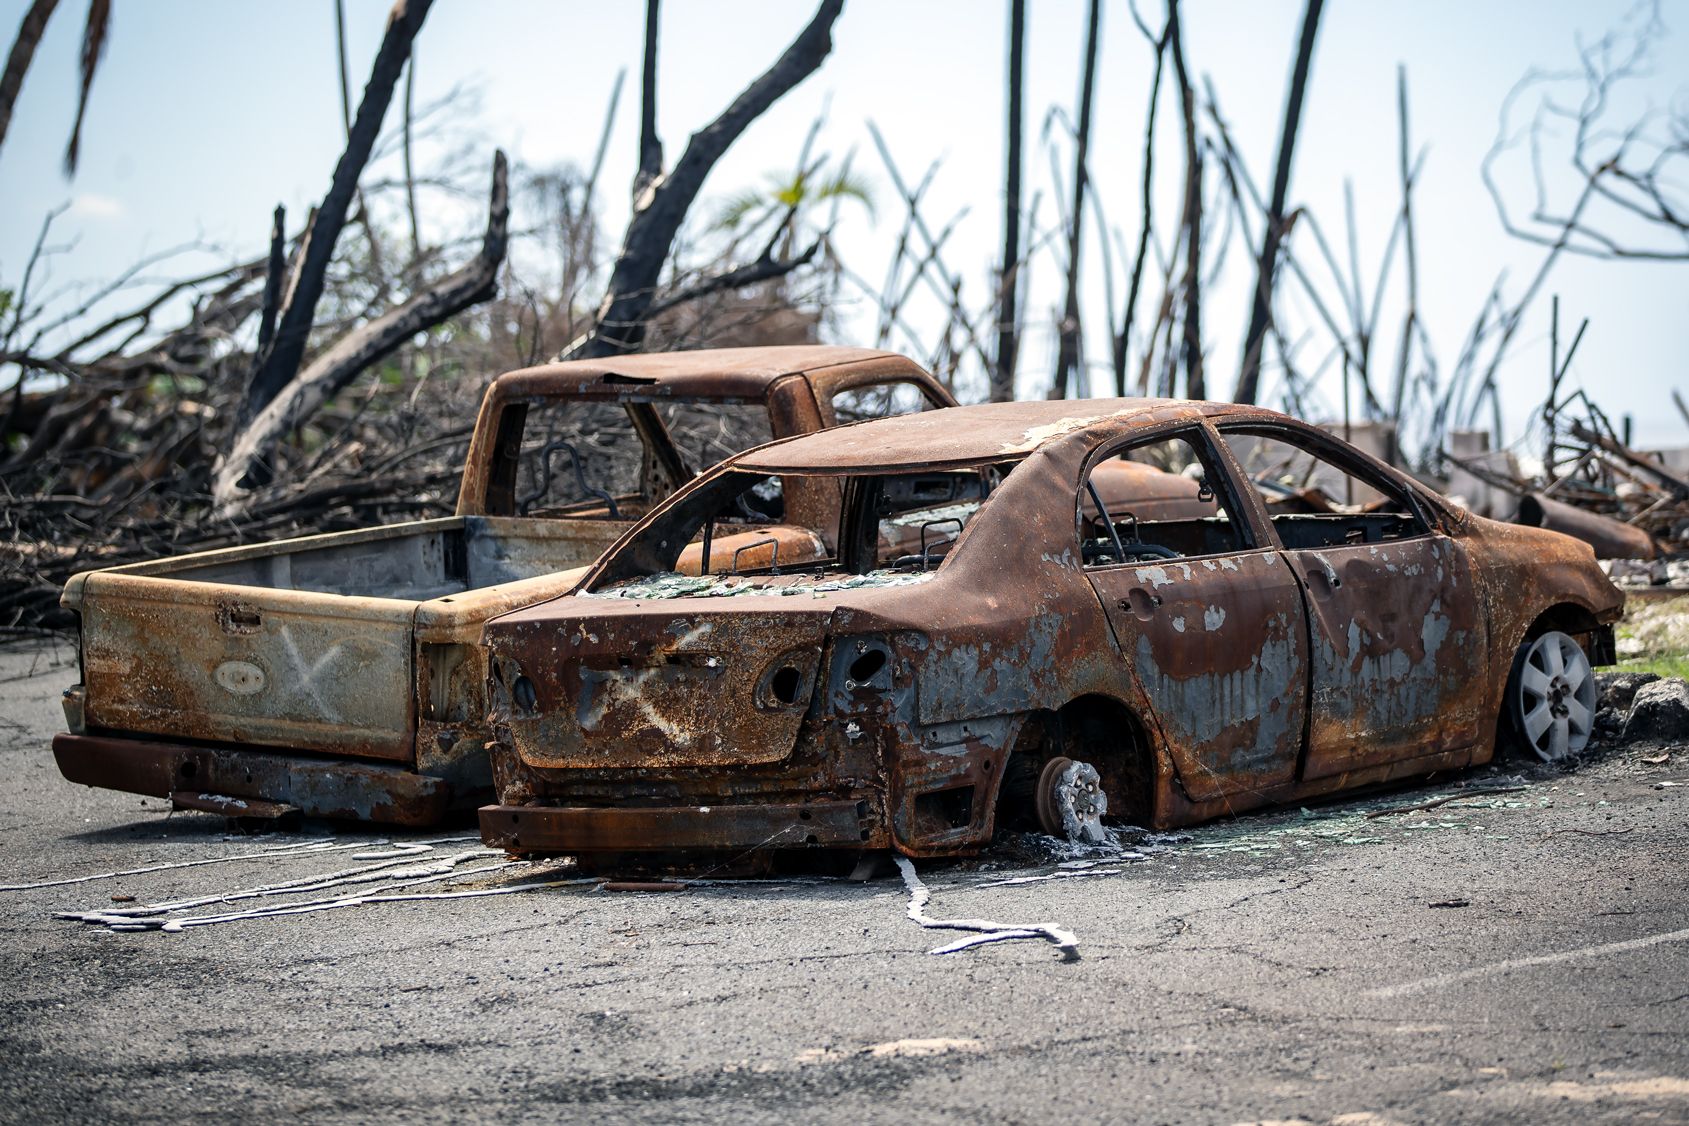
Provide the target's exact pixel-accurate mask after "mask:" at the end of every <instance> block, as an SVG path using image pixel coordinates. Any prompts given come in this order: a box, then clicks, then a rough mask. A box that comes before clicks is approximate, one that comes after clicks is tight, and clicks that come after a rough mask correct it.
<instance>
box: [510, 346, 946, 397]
mask: <svg viewBox="0 0 1689 1126" xmlns="http://www.w3.org/2000/svg"><path fill="white" fill-rule="evenodd" d="M840 367H848V368H850V369H852V370H859V369H863V368H872V369H875V370H879V371H882V373H883V374H886V375H916V376H920V377H925V376H926V371H925V369H923V368H922V367H921V366H920V365H919V364H917V363H915V362H914V361H913V360H911V359H909V358H908V357H907V356H901V355H899V354H897V353H896V352H883V351H879V350H877V349H873V348H844V347H838V346H836V345H830V344H791V345H780V346H771V347H765V348H707V349H700V350H696V351H690V352H651V353H643V354H636V355H626V356H606V357H601V358H598V359H592V360H566V361H564V362H562V363H555V364H542V365H540V366H538V367H531V368H523V369H521V370H520V371H513V372H507V373H505V374H504V375H501V376H499V377H498V379H496V380H495V381H494V387H495V388H496V389H497V390H498V392H499V394H500V396H501V397H503V398H511V399H517V398H524V397H528V396H555V395H569V396H582V397H587V396H594V395H603V396H605V397H607V398H617V397H620V398H637V397H643V396H645V395H651V396H654V397H659V398H661V397H666V396H669V395H675V396H686V397H702V398H745V399H761V398H762V397H763V396H764V395H765V394H766V393H767V390H768V387H769V385H770V384H772V383H775V382H777V381H778V380H781V379H784V378H785V377H787V376H790V375H807V374H811V373H814V372H816V371H819V370H822V369H827V368H840Z"/></svg>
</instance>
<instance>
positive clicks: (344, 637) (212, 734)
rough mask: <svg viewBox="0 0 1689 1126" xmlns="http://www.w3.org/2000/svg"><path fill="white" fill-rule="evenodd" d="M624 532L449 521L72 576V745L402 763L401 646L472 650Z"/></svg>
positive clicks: (586, 523) (404, 660) (406, 675)
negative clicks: (508, 613)
mask: <svg viewBox="0 0 1689 1126" xmlns="http://www.w3.org/2000/svg"><path fill="white" fill-rule="evenodd" d="M625 528H626V525H625V524H624V523H622V522H621V521H610V520H557V519H546V520H530V519H523V518H516V517H485V516H454V517H448V518H444V519H438V520H423V521H416V522H412V523H407V524H397V525H393V526H391V527H386V528H373V529H366V530H360V531H355V532H344V533H336V534H329V535H320V536H308V537H304V538H301V539H295V540H286V541H282V542H280V543H272V544H263V545H255V546H252V547H238V548H228V549H224V550H221V551H210V552H203V553H200V554H197V555H188V556H183V557H180V558H176V559H167V560H159V561H156V562H148V563H139V564H135V565H132V566H128V567H120V568H113V569H111V570H107V571H96V572H91V573H88V574H84V575H78V576H76V577H75V578H73V579H72V580H71V582H70V583H69V585H67V587H66V589H65V597H64V604H65V606H66V607H68V608H69V609H72V610H75V611H77V612H78V613H79V614H80V615H81V618H82V646H83V684H82V688H81V694H80V697H79V699H78V700H75V701H72V704H73V706H75V707H80V708H81V710H82V715H81V722H82V726H83V729H85V730H106V731H114V732H123V733H138V734H152V735H168V736H171V737H174V738H187V739H197V740H205V741H214V742H219V743H236V744H247V743H250V744H258V745H265V746H274V747H285V748H290V749H295V750H307V751H319V752H332V753H340V754H350V755H356V756H359V757H369V758H378V759H389V760H395V759H396V760H406V761H409V760H412V759H413V757H414V746H415V741H416V740H415V736H416V727H417V711H418V709H417V707H416V706H415V703H416V698H417V694H418V669H417V667H416V662H417V660H418V644H417V643H418V641H419V640H422V641H426V642H430V643H432V644H434V646H435V648H436V651H439V652H442V653H447V654H449V653H450V651H451V650H453V649H454V648H455V644H462V645H463V646H465V647H468V646H470V645H473V642H474V640H475V638H474V636H472V635H473V634H474V633H476V632H478V630H479V625H480V623H481V622H482V621H484V620H485V619H486V618H487V617H490V616H491V615H493V614H497V613H500V612H502V611H504V610H506V609H510V608H512V607H515V606H519V605H523V604H526V603H528V602H532V601H538V600H540V599H543V598H547V597H550V596H552V595H554V594H561V593H564V592H565V591H567V590H568V589H569V588H570V587H572V586H573V585H574V583H575V581H576V580H577V579H578V577H579V574H580V571H579V568H581V567H583V566H584V565H586V564H588V563H590V562H592V560H594V559H595V558H597V556H598V555H599V554H600V553H601V552H602V551H603V550H604V548H605V547H607V546H608V545H609V544H610V543H612V542H614V540H615V538H616V536H618V535H619V534H620V533H621V532H622V531H624V530H625ZM424 607H426V608H427V612H426V613H424V614H422V615H420V617H421V619H422V620H423V622H425V623H426V626H427V630H426V632H427V634H428V636H427V637H421V634H420V632H419V631H418V626H419V624H421V623H419V610H422V609H423V608H424ZM454 643H455V644H454ZM465 718H468V717H465ZM72 726H73V728H74V727H75V726H76V724H75V721H74V717H73V724H72Z"/></svg>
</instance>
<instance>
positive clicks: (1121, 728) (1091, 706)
mask: <svg viewBox="0 0 1689 1126" xmlns="http://www.w3.org/2000/svg"><path fill="white" fill-rule="evenodd" d="M1154 753H1155V752H1154V744H1153V742H1152V741H1151V740H1150V738H1149V735H1148V733H1147V732H1146V731H1145V729H1144V725H1143V723H1142V721H1140V720H1139V719H1138V717H1137V716H1136V715H1135V714H1133V712H1132V709H1130V708H1128V707H1127V706H1126V705H1125V704H1122V703H1121V702H1120V701H1119V700H1116V699H1113V698H1111V697H1108V696H1100V695H1091V696H1081V697H1079V698H1078V699H1076V700H1073V701H1070V702H1069V703H1067V704H1065V705H1063V706H1062V707H1061V708H1059V709H1056V710H1053V711H1052V710H1049V709H1041V710H1039V711H1035V712H1032V713H1030V714H1029V715H1027V717H1026V720H1025V722H1023V723H1022V724H1021V729H1020V734H1019V736H1018V737H1017V738H1016V739H1015V743H1014V746H1013V747H1012V748H1011V749H1010V752H1009V758H1008V761H1007V763H1006V764H1005V765H1004V767H1003V781H1002V785H1001V787H1000V789H999V791H998V798H997V824H998V825H999V826H1000V827H1003V828H1026V827H1028V826H1029V825H1030V826H1031V827H1034V828H1035V827H1036V826H1037V821H1036V819H1035V818H1034V816H1033V799H1034V788H1035V786H1036V783H1037V781H1038V773H1039V771H1040V770H1042V769H1043V767H1044V764H1045V763H1046V762H1048V761H1049V760H1050V759H1052V758H1055V757H1057V756H1062V757H1066V758H1071V759H1078V760H1079V761H1081V762H1088V763H1090V764H1091V765H1092V766H1094V767H1096V768H1097V773H1098V774H1100V775H1101V776H1102V785H1103V793H1104V794H1106V795H1107V796H1108V816H1109V819H1110V820H1115V821H1125V822H1127V823H1128V824H1132V825H1147V824H1149V823H1150V819H1151V815H1152V814H1153V812H1154V810H1153V808H1152V805H1153V798H1154V793H1155V789H1154V787H1155V758H1154Z"/></svg>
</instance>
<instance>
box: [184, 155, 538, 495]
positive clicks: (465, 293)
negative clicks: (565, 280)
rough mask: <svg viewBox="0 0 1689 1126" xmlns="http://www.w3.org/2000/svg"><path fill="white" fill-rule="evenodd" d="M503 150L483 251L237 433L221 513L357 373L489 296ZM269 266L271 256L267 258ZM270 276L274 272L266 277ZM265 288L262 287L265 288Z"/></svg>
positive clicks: (500, 247)
mask: <svg viewBox="0 0 1689 1126" xmlns="http://www.w3.org/2000/svg"><path fill="white" fill-rule="evenodd" d="M508 181H509V175H508V168H507V166H506V163H505V158H504V153H502V152H500V153H497V154H496V155H495V156H494V158H493V187H492V193H491V199H490V200H489V202H488V207H487V212H488V213H487V233H486V235H485V237H484V238H483V239H482V241H481V252H480V253H479V254H477V255H476V256H475V257H474V258H473V259H472V260H471V261H470V262H469V263H468V264H466V265H464V266H463V267H461V268H460V269H458V270H456V271H454V272H452V273H451V274H448V275H447V276H446V277H444V278H441V279H440V280H439V281H437V282H435V283H434V284H433V285H430V286H428V287H427V288H426V289H423V290H421V291H420V292H418V293H414V294H412V295H411V296H410V298H409V299H408V300H406V301H405V302H404V303H403V304H400V305H398V306H396V307H394V308H392V309H390V310H388V311H387V312H386V313H384V314H382V315H381V316H379V317H377V318H376V319H375V320H373V321H370V322H369V323H368V324H366V325H364V326H362V327H361V328H358V329H356V330H354V331H352V332H350V333H348V334H347V335H346V336H344V337H343V338H341V339H340V340H338V341H336V342H335V343H334V344H333V345H331V346H330V347H328V348H326V349H324V350H323V353H322V354H321V355H320V356H318V357H317V358H316V359H314V360H312V361H311V363H310V365H309V366H308V367H306V368H305V370H304V371H302V372H300V373H299V376H298V378H297V379H294V380H291V381H290V382H289V383H288V385H287V386H286V387H285V388H283V389H282V391H281V393H280V394H279V395H277V396H276V397H275V398H274V399H272V400H271V401H270V402H269V403H268V404H267V405H266V406H265V407H264V409H263V410H262V411H260V412H259V413H258V416H257V417H256V418H254V419H253V420H252V422H251V424H250V425H248V426H247V427H245V428H244V429H243V430H242V431H241V432H240V434H239V436H238V437H237V438H236V440H235V443H234V446H233V447H232V448H231V449H230V451H229V454H228V456H227V457H226V458H224V459H223V461H222V462H221V463H220V464H219V465H218V466H217V469H216V474H215V477H214V479H213V482H212V499H213V500H214V501H215V502H216V504H217V507H218V510H219V512H220V513H223V514H227V513H228V512H230V511H232V510H233V509H235V508H237V507H238V502H239V500H240V491H241V489H242V488H244V487H248V485H249V483H250V482H251V481H252V480H253V479H254V478H259V479H262V478H264V477H266V476H267V473H266V472H265V470H264V466H265V463H266V461H267V459H268V458H270V457H271V456H272V455H273V453H274V451H275V449H276V447H277V446H279V445H280V444H281V442H282V440H283V439H285V438H286V437H287V435H288V434H290V433H292V432H293V430H294V429H295V428H297V427H298V426H299V425H301V424H302V423H303V422H304V421H305V420H306V419H308V418H310V417H311V415H312V414H314V413H315V412H316V411H317V409H318V408H319V407H321V406H322V405H323V404H324V403H326V402H327V401H328V400H329V399H330V398H332V397H333V396H334V395H335V394H336V393H337V392H339V391H340V390H342V389H343V388H344V387H346V385H347V384H349V383H351V382H352V380H353V379H355V378H356V377H357V375H358V373H359V372H362V371H363V370H364V369H366V368H368V367H369V366H370V365H371V364H373V363H375V362H376V361H377V360H380V359H381V358H382V357H383V356H386V355H388V354H389V353H391V352H393V351H394V350H395V349H396V348H398V347H399V346H400V345H401V344H403V343H404V342H405V341H407V340H409V339H410V338H411V337H413V336H415V335H416V334H417V333H419V332H422V331H425V330H426V329H430V328H433V327H434V326H435V325H438V324H440V323H441V322H443V321H445V320H447V319H448V318H450V317H452V316H455V315H456V314H458V313H460V312H462V311H463V310H464V309H467V308H469V307H470V306H471V305H475V304H477V303H479V302H482V301H485V300H487V299H488V298H490V297H491V296H493V294H494V292H495V291H496V287H497V283H498V269H499V266H500V264H501V263H503V261H504V254H505V250H506V248H507V246H508V242H509V230H510V189H509V182H508ZM271 261H272V263H273V262H274V261H275V256H274V255H272V258H271ZM272 276H273V275H272ZM267 288H268V287H266V289H267Z"/></svg>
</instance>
